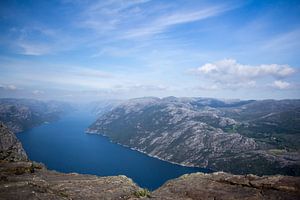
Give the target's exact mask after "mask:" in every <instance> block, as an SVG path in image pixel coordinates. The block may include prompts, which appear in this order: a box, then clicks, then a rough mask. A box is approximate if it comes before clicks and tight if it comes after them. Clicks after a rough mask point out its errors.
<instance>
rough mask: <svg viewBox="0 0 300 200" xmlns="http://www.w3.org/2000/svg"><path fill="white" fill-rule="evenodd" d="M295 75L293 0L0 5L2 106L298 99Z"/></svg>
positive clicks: (69, 0)
mask: <svg viewBox="0 0 300 200" xmlns="http://www.w3.org/2000/svg"><path fill="white" fill-rule="evenodd" d="M299 70H300V1H299V0H295V1H289V0H283V1H276V0H264V1H261V0H257V1H254V0H239V1H238V0H232V1H231V0H227V1H214V0H213V1H212V0H210V1H201V0H195V1H193V0H172V1H170V0H165V1H164V0H105V1H104V0H101V1H96V0H91V1H89V0H60V1H58V0H51V1H39V0H36V1H35V0H30V1H29V0H28V1H26V0H20V1H16V0H1V1H0V97H1V98H6V97H17V98H36V99H56V100H70V101H94V100H99V99H127V98H135V97H143V96H157V97H165V96H178V97H181V96H185V97H213V98H222V99H224V98H225V99H270V98H273V99H286V98H300V73H299Z"/></svg>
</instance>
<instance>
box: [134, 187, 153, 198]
mask: <svg viewBox="0 0 300 200" xmlns="http://www.w3.org/2000/svg"><path fill="white" fill-rule="evenodd" d="M134 195H135V196H136V197H138V198H143V197H150V191H149V190H148V189H145V188H143V189H140V190H138V191H135V192H134Z"/></svg>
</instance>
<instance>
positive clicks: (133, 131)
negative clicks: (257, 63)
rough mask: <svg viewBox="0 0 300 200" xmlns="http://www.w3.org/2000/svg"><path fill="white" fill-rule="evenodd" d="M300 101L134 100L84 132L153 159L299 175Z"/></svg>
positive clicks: (240, 171) (228, 169) (243, 171)
mask: <svg viewBox="0 0 300 200" xmlns="http://www.w3.org/2000/svg"><path fill="white" fill-rule="evenodd" d="M297 124H300V100H281V101H275V100H264V101H238V100H236V101H224V100H223V101H221V100H217V99H210V98H176V97H169V98H163V99H159V98H139V99H132V100H128V101H127V102H124V103H122V104H120V105H119V106H117V107H115V108H114V109H112V110H111V111H109V112H107V113H105V114H104V115H102V116H100V117H99V118H98V119H97V120H96V121H95V122H94V123H93V124H92V125H91V126H90V127H89V129H88V130H87V132H89V133H98V134H102V135H105V136H107V137H109V138H110V139H111V140H112V141H113V142H116V143H120V144H122V145H125V146H129V147H131V148H134V149H137V150H139V151H141V152H144V153H146V154H148V155H151V156H153V157H158V158H160V159H163V160H166V161H170V162H174V163H178V164H181V165H185V166H196V167H205V168H210V169H212V170H215V171H226V172H230V173H235V174H248V173H253V174H256V175H272V174H283V175H291V176H300V149H299V145H300V127H299V126H298V125H297Z"/></svg>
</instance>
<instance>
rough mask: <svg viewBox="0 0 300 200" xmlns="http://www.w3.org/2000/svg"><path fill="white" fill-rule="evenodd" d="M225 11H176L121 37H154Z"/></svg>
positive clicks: (215, 8)
mask: <svg viewBox="0 0 300 200" xmlns="http://www.w3.org/2000/svg"><path fill="white" fill-rule="evenodd" d="M226 10H228V8H226V7H222V6H215V7H208V8H205V9H202V10H197V11H191V10H188V11H184V12H182V11H181V12H180V11H177V12H174V13H173V14H170V15H162V16H160V17H158V18H157V19H156V20H154V21H152V22H150V23H149V24H147V25H146V26H143V27H139V28H135V29H132V30H129V31H127V32H125V34H124V35H123V37H124V38H134V37H141V36H150V35H155V34H158V33H162V32H164V31H166V30H167V29H168V28H170V27H171V26H174V25H179V24H184V23H189V22H195V21H200V20H204V19H206V18H209V17H213V16H216V15H219V14H220V13H222V12H225V11H226Z"/></svg>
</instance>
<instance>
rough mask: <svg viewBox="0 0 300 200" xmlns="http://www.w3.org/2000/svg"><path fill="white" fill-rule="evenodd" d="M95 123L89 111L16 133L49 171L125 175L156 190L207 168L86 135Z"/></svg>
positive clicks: (31, 157)
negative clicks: (193, 166) (172, 160)
mask: <svg viewBox="0 0 300 200" xmlns="http://www.w3.org/2000/svg"><path fill="white" fill-rule="evenodd" d="M94 120H95V116H93V115H92V114H89V113H87V112H79V111H77V112H73V113H71V114H68V115H66V116H64V117H63V118H62V119H60V120H59V121H56V122H53V123H49V124H43V125H41V126H38V127H36V128H33V129H31V130H28V131H24V132H22V133H19V134H17V137H18V138H19V140H20V141H21V142H22V144H23V147H24V149H25V150H26V152H27V154H28V156H29V158H30V159H31V160H34V161H38V162H42V163H44V164H46V166H47V167H48V169H53V170H57V171H60V172H77V173H83V174H95V175H99V176H111V175H126V176H128V177H130V178H132V179H133V180H134V181H135V182H136V183H137V184H138V185H139V186H141V187H146V188H148V189H150V190H153V189H156V188H158V187H159V186H161V185H162V184H163V183H164V182H166V181H167V180H169V179H173V178H176V177H178V176H180V175H182V174H186V173H192V172H199V171H200V172H209V170H207V169H201V168H191V167H182V166H179V165H175V164H171V163H168V162H165V161H161V160H158V159H156V158H152V157H149V156H147V155H145V154H142V153H140V152H137V151H134V150H131V149H129V148H126V147H123V146H121V145H118V144H114V143H111V142H110V141H109V139H108V138H106V137H104V136H101V135H91V134H86V133H85V132H84V131H85V129H86V128H87V127H88V126H89V125H90V124H91V123H92V122H93V121H94Z"/></svg>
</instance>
